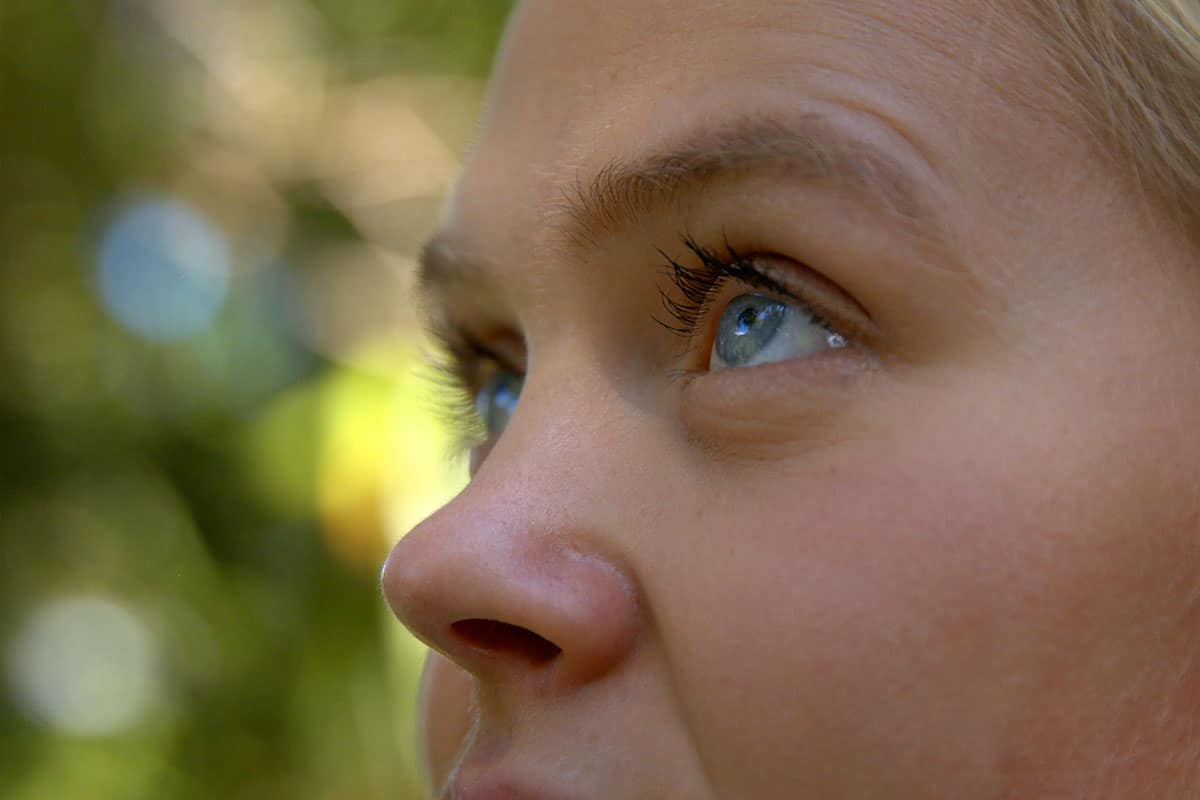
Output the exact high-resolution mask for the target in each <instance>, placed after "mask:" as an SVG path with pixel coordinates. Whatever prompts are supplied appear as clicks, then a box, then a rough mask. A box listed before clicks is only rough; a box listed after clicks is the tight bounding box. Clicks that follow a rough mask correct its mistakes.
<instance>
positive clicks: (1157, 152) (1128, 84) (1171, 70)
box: [1033, 0, 1200, 232]
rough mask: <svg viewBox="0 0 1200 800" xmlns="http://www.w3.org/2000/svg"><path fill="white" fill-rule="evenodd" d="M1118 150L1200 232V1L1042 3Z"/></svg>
mask: <svg viewBox="0 0 1200 800" xmlns="http://www.w3.org/2000/svg"><path fill="white" fill-rule="evenodd" d="M1033 5H1036V12H1035V16H1036V17H1037V19H1038V21H1039V23H1040V25H1041V27H1042V28H1043V30H1044V32H1045V33H1047V34H1048V35H1049V37H1050V40H1051V42H1052V43H1053V44H1052V47H1053V49H1054V50H1055V51H1056V52H1053V53H1052V55H1053V56H1054V57H1055V58H1054V60H1055V61H1056V62H1057V63H1058V64H1059V65H1061V67H1062V69H1063V70H1064V75H1063V78H1064V79H1065V80H1066V81H1067V88H1068V90H1069V91H1068V94H1070V95H1072V96H1073V97H1075V98H1076V99H1077V100H1081V101H1082V103H1081V104H1079V106H1078V107H1077V108H1076V109H1075V110H1076V111H1078V112H1082V114H1083V115H1084V117H1085V118H1086V119H1087V120H1088V122H1089V123H1090V124H1091V126H1092V128H1093V130H1094V132H1095V133H1096V134H1098V136H1099V138H1100V139H1101V141H1102V142H1103V143H1104V144H1105V145H1106V146H1107V147H1108V149H1109V151H1110V155H1112V156H1113V157H1115V158H1118V159H1120V160H1121V161H1122V162H1123V163H1124V164H1127V165H1128V167H1129V168H1130V169H1131V170H1132V176H1133V177H1134V178H1135V179H1136V180H1137V182H1138V184H1139V185H1140V186H1141V187H1142V188H1143V190H1145V191H1146V192H1147V193H1148V194H1150V195H1151V196H1156V197H1157V199H1159V200H1162V201H1166V203H1168V204H1169V205H1170V207H1172V208H1174V209H1176V210H1178V211H1180V212H1182V213H1183V214H1184V215H1185V224H1186V226H1187V228H1188V229H1189V230H1190V231H1192V232H1200V0H1033Z"/></svg>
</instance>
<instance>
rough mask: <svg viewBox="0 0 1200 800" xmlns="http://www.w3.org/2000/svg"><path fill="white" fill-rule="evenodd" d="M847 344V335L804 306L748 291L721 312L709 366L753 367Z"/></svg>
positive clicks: (714, 367) (710, 367)
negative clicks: (825, 322)
mask: <svg viewBox="0 0 1200 800" xmlns="http://www.w3.org/2000/svg"><path fill="white" fill-rule="evenodd" d="M845 346H846V339H845V337H843V336H842V335H841V334H839V333H836V332H834V331H832V330H830V329H829V328H828V326H826V325H825V324H824V323H822V322H821V321H820V320H818V319H816V318H815V317H814V316H813V315H812V314H811V313H809V312H808V311H806V310H805V309H803V308H801V307H800V306H797V305H794V304H792V303H785V302H783V301H781V300H776V299H775V298H772V297H767V296H766V295H761V294H744V295H741V296H740V297H736V298H734V300H733V301H732V302H730V303H729V305H728V306H726V308H725V312H724V313H723V314H722V315H721V321H720V322H719V323H718V324H717V332H716V336H715V339H714V341H713V348H712V354H711V355H710V356H709V369H711V370H713V371H717V370H721V369H730V368H733V367H753V366H755V365H758V364H770V363H771V362H774V361H787V360H789V359H793V358H803V357H804V356H810V355H814V354H816V353H819V352H821V351H822V350H833V349H838V348H841V347H845Z"/></svg>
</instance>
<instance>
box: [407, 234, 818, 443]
mask: <svg viewBox="0 0 1200 800" xmlns="http://www.w3.org/2000/svg"><path fill="white" fill-rule="evenodd" d="M682 241H683V245H684V247H685V248H687V250H688V251H690V252H691V253H692V254H693V255H694V256H695V258H696V260H697V262H698V265H697V266H692V265H690V264H685V263H683V262H682V261H679V260H678V259H675V258H672V257H671V256H669V255H668V254H667V253H666V252H665V251H663V250H661V249H660V250H659V251H658V253H659V254H660V255H661V256H662V257H663V258H664V259H665V260H666V264H665V265H664V268H663V269H664V272H665V274H666V277H667V278H668V279H669V280H670V282H671V284H672V285H673V286H674V287H675V289H676V290H677V292H678V294H679V295H680V297H679V298H676V297H673V296H672V293H671V292H670V291H669V290H668V289H665V288H660V289H659V296H660V298H661V300H662V305H663V308H664V310H665V311H666V312H667V314H668V315H669V316H670V319H669V320H663V319H658V318H656V319H655V321H656V322H657V323H658V324H659V325H661V326H662V327H664V328H666V329H667V330H669V331H671V333H673V334H675V335H677V336H680V337H681V338H683V339H685V340H687V341H688V342H691V341H693V340H694V339H695V338H696V337H697V336H698V335H699V333H700V330H701V328H702V326H703V324H704V321H705V319H706V318H707V317H708V315H709V312H710V311H711V310H712V304H713V301H714V300H715V298H716V296H717V294H718V293H719V292H720V290H721V289H722V288H723V287H724V286H725V285H726V284H728V283H729V282H730V281H738V282H740V283H743V284H745V285H747V286H752V287H755V288H757V289H761V290H764V291H768V292H771V293H773V294H777V295H781V296H784V297H787V298H788V299H789V300H790V301H792V302H793V303H795V304H798V305H799V306H800V307H801V308H803V309H804V310H805V311H806V312H807V313H808V314H809V315H810V316H811V317H812V318H813V320H814V321H815V322H816V323H818V324H820V325H825V326H826V327H829V324H828V323H827V322H826V321H825V319H824V317H823V316H822V315H821V314H820V313H819V312H818V311H817V310H816V309H814V308H813V307H812V305H811V304H810V303H808V302H807V301H806V300H805V299H804V298H802V297H799V296H797V294H796V293H795V292H794V291H792V290H791V289H789V288H788V287H787V286H784V285H783V284H781V283H780V282H779V281H777V280H775V279H774V278H772V277H771V276H770V275H768V274H766V273H765V272H763V271H762V268H761V266H760V265H759V264H758V263H756V259H755V258H754V257H753V256H746V255H744V254H742V253H739V252H738V251H736V250H735V249H734V248H733V247H732V246H731V245H730V244H729V242H728V241H726V242H725V243H724V245H723V247H724V254H723V255H718V253H717V252H716V251H714V250H711V249H709V248H706V247H704V246H703V245H701V244H700V243H699V242H697V241H696V240H695V239H694V238H693V237H692V236H690V235H684V236H683V237H682ZM432 336H433V339H434V344H435V355H434V356H433V357H432V358H428V359H426V361H427V363H428V365H429V367H430V369H429V371H428V372H427V373H426V374H427V377H428V380H429V382H430V383H431V384H432V388H433V394H434V397H435V398H437V401H436V403H435V412H436V415H437V417H438V418H439V419H440V420H441V421H442V423H443V424H444V425H445V428H446V429H447V430H449V431H451V432H452V436H453V438H452V444H451V453H450V455H451V456H455V457H457V456H461V455H462V454H463V453H466V452H468V451H470V450H471V448H473V447H475V446H477V445H479V444H480V443H481V442H483V441H484V440H485V439H486V438H487V431H486V430H484V428H483V422H482V420H481V419H480V418H479V414H478V413H477V412H476V410H475V392H476V391H477V390H478V389H477V386H478V385H480V384H482V383H483V382H482V381H479V380H476V376H475V375H473V373H474V372H476V371H477V370H478V367H479V365H481V364H485V363H489V362H490V363H494V364H496V365H498V366H499V367H500V368H501V369H511V368H510V367H509V366H507V365H506V364H505V362H504V360H503V359H501V358H499V357H498V356H497V355H496V354H495V353H493V352H491V351H490V350H489V349H488V348H487V347H485V346H484V345H483V344H481V343H479V342H477V341H475V340H474V339H472V338H471V337H469V336H468V335H467V334H465V333H464V332H461V331H458V332H454V333H452V332H449V331H447V330H445V329H441V328H435V329H434V330H433V331H432Z"/></svg>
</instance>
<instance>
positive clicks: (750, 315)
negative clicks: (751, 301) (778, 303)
mask: <svg viewBox="0 0 1200 800" xmlns="http://www.w3.org/2000/svg"><path fill="white" fill-rule="evenodd" d="M760 317H761V314H760V313H759V312H758V311H757V310H755V309H754V308H747V309H745V310H744V311H742V313H741V314H739V315H738V320H737V330H736V331H735V335H736V336H745V335H746V334H747V333H749V332H750V329H751V328H753V327H754V325H755V324H756V323H757V322H758V321H759V318H760Z"/></svg>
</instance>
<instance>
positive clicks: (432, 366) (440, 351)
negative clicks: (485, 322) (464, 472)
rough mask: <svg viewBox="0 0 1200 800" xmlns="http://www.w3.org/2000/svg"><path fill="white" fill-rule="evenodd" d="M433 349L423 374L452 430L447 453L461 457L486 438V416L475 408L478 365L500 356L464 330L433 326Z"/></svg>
mask: <svg viewBox="0 0 1200 800" xmlns="http://www.w3.org/2000/svg"><path fill="white" fill-rule="evenodd" d="M430 335H431V337H432V339H433V353H432V354H431V355H430V356H428V357H427V358H426V359H425V364H426V366H427V369H426V370H424V371H423V372H422V377H423V378H424V379H425V380H426V381H427V383H428V384H429V386H430V389H431V394H432V397H433V412H434V415H435V416H436V417H437V419H438V421H439V422H441V424H442V426H443V429H444V430H447V431H449V432H450V437H451V438H450V445H449V448H448V450H449V452H448V453H447V456H448V457H449V458H451V459H455V458H460V457H462V456H463V455H464V454H466V453H468V452H470V450H471V449H472V448H474V447H476V446H477V445H479V444H480V443H481V442H483V441H484V440H485V439H486V438H487V431H486V430H484V426H483V420H482V419H480V417H479V414H478V413H477V412H476V410H475V392H476V391H477V389H476V388H475V385H476V384H477V383H479V381H476V380H474V379H473V376H472V374H471V373H472V372H474V371H475V365H478V364H480V363H484V362H487V361H492V362H495V363H497V364H501V363H502V362H501V361H500V359H499V358H497V357H496V355H495V354H494V353H491V352H490V351H489V350H488V349H487V348H486V347H483V346H482V345H480V344H479V343H478V342H476V341H474V340H472V339H470V338H468V337H466V336H463V335H461V334H452V333H450V332H448V331H446V330H444V329H441V328H434V329H433V330H431V332H430Z"/></svg>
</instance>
